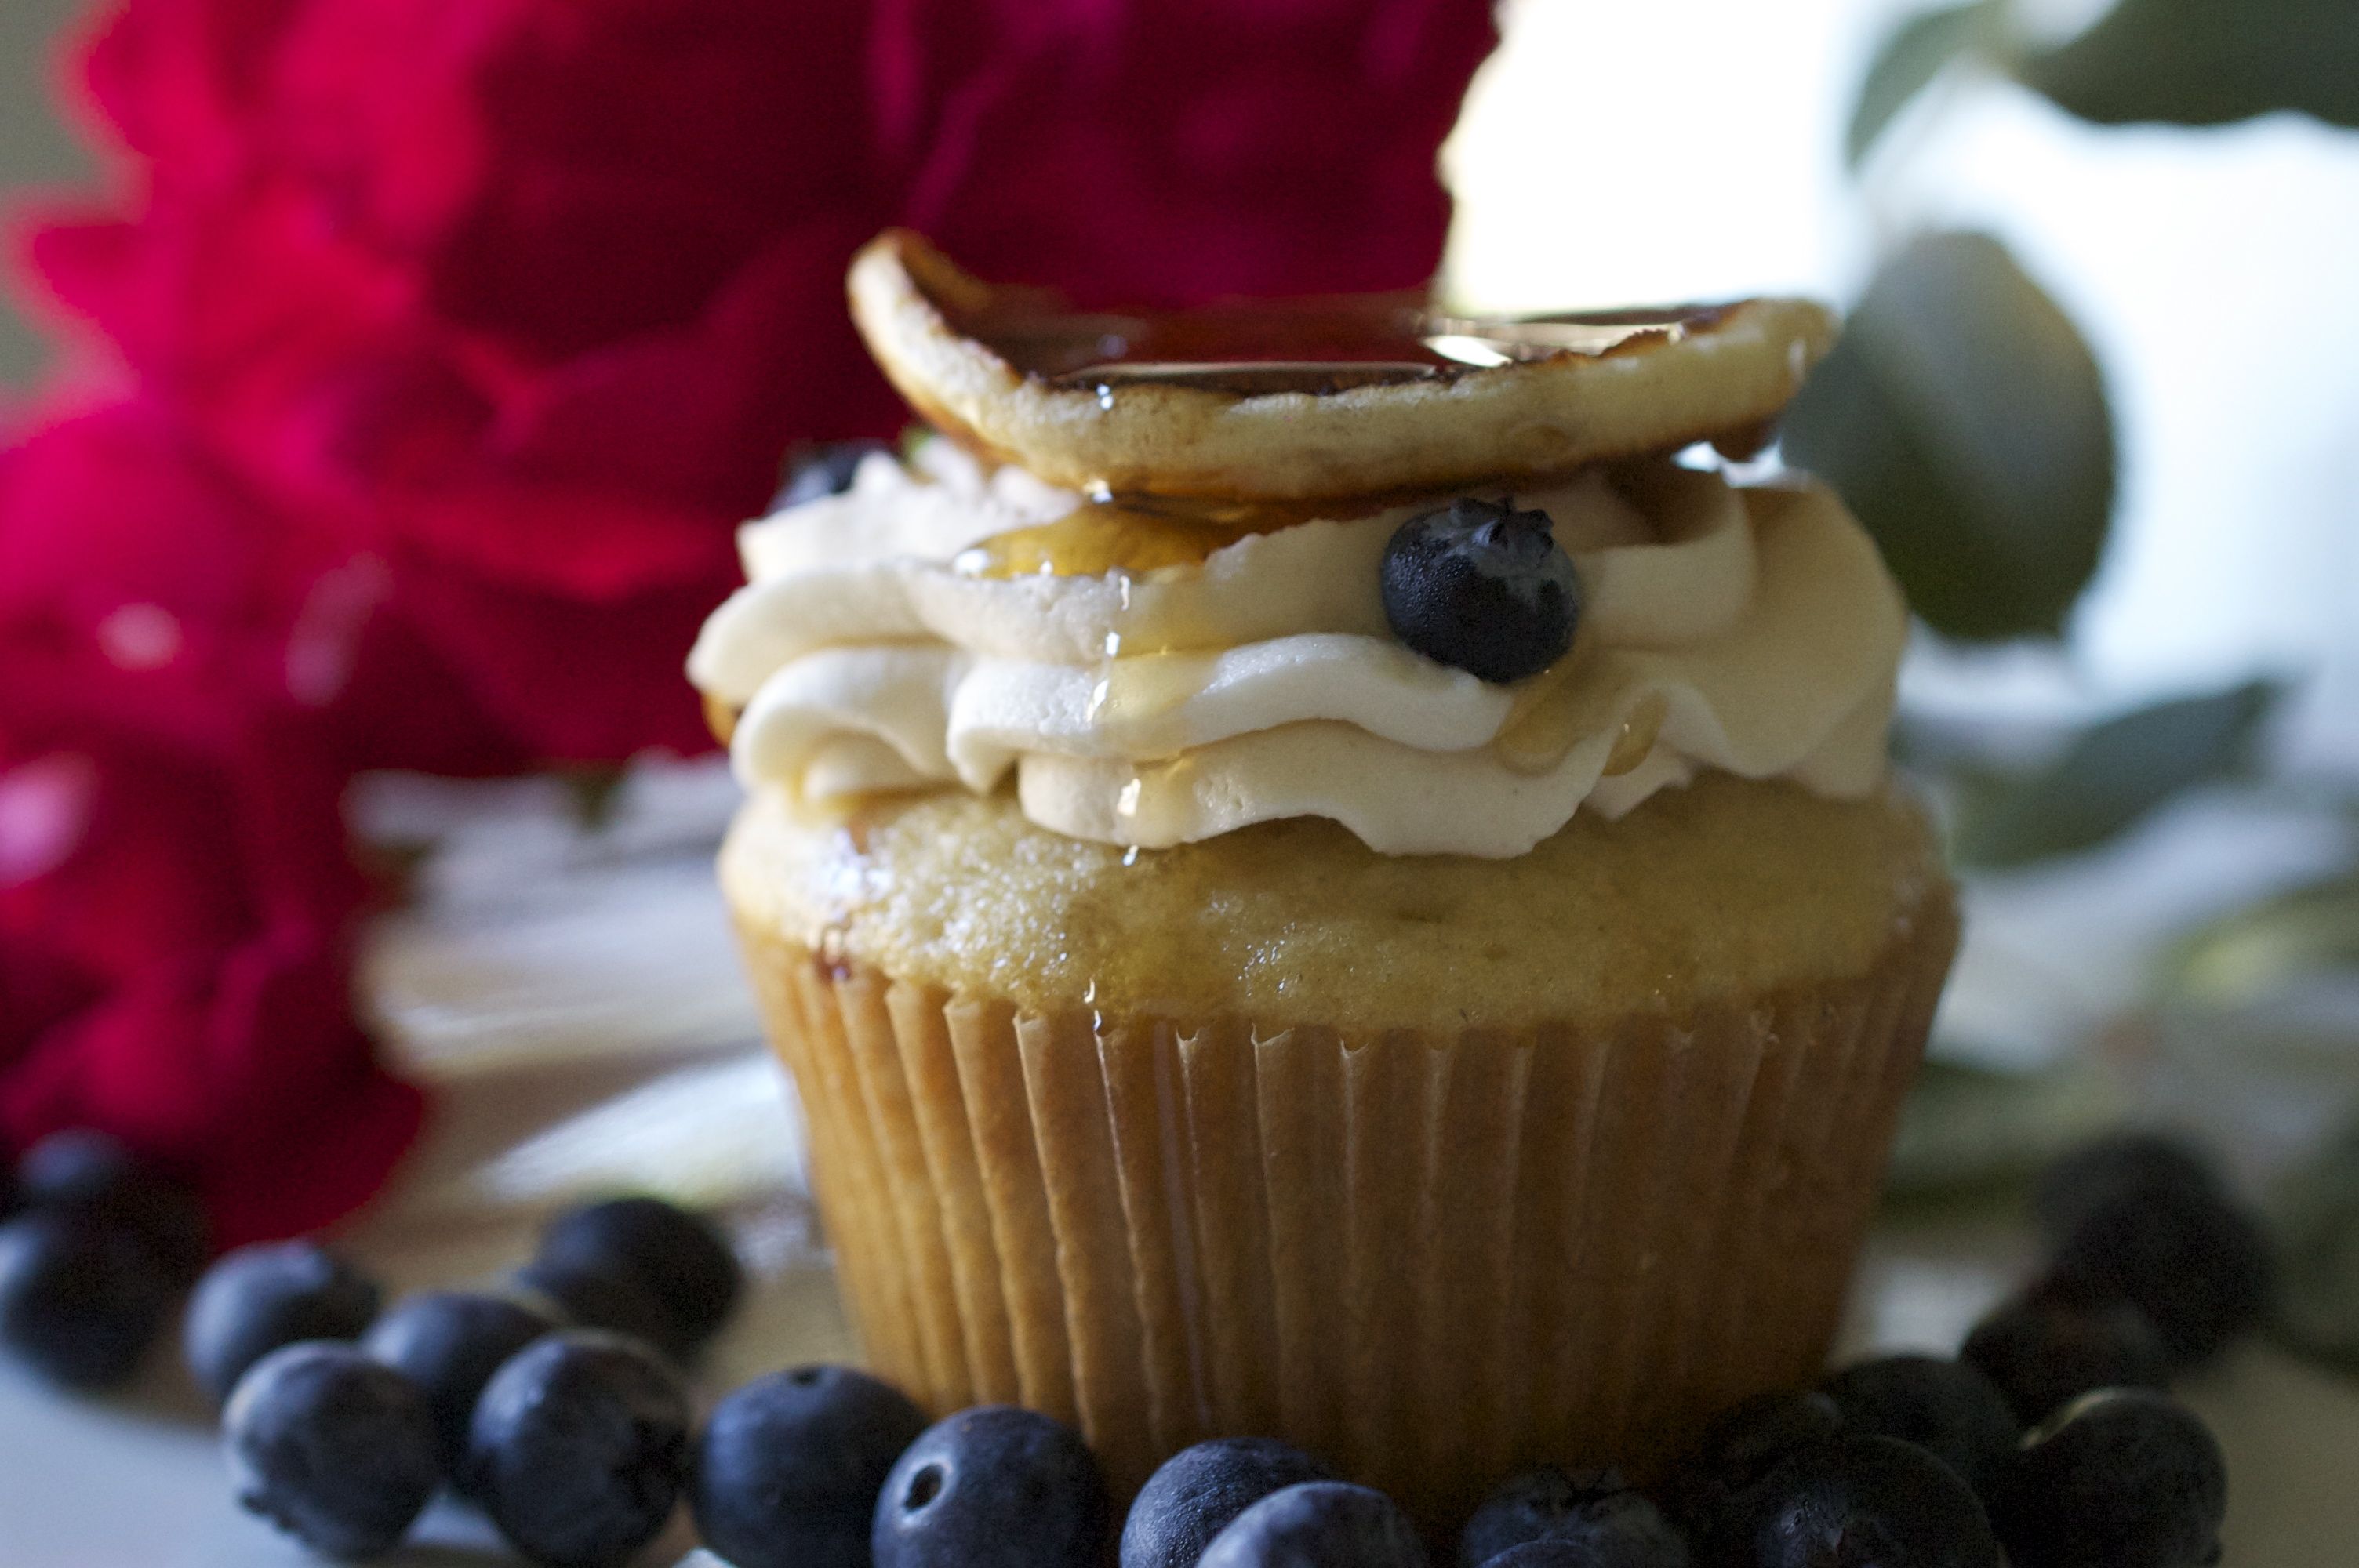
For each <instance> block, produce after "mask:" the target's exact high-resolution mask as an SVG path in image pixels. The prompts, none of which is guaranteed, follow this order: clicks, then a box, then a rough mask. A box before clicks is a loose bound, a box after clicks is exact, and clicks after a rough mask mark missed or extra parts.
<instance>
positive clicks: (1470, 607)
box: [1382, 496, 1582, 685]
mask: <svg viewBox="0 0 2359 1568" xmlns="http://www.w3.org/2000/svg"><path fill="white" fill-rule="evenodd" d="M1553 529H1554V524H1553V523H1552V522H1551V520H1550V519H1549V514H1547V513H1545V512H1536V511H1525V512H1518V511H1517V510H1516V509H1515V508H1514V507H1513V506H1511V505H1507V504H1504V503H1499V502H1493V501H1481V500H1477V499H1475V498H1474V497H1473V496H1462V497H1460V498H1459V499H1458V500H1456V501H1453V502H1451V503H1450V504H1449V505H1447V506H1442V507H1437V508H1436V509H1434V510H1433V511H1430V512H1424V513H1420V514H1418V515H1417V516H1415V517H1412V518H1410V519H1409V520H1408V522H1406V523H1404V524H1401V525H1400V528H1399V530H1398V531H1397V532H1396V533H1395V534H1394V535H1393V536H1392V542H1391V543H1390V544H1388V545H1386V546H1385V558H1384V567H1383V574H1382V586H1383V591H1384V604H1385V619H1386V621H1387V622H1390V624H1391V626H1392V629H1393V635H1395V636H1397V637H1398V638H1399V639H1400V640H1401V641H1402V642H1403V643H1407V644H1408V646H1410V647H1411V648H1414V649H1415V650H1417V651H1418V652H1419V653H1420V654H1424V655H1425V656H1426V657H1427V658H1429V659H1434V660H1438V661H1439V662H1440V663H1442V664H1445V665H1453V666H1455V667H1456V668H1458V669H1462V670H1464V671H1466V672H1467V673H1468V674H1470V675H1473V676H1477V677H1479V678H1481V679H1483V680H1486V681H1489V682H1492V683H1493V684H1495V685H1505V684H1506V683H1507V682H1510V681H1518V680H1522V679H1523V678H1524V677H1526V676H1535V675H1538V674H1539V672H1540V671H1542V670H1544V669H1546V668H1548V667H1549V665H1552V664H1554V663H1556V661H1557V660H1559V659H1560V658H1562V657H1563V656H1564V654H1565V653H1566V651H1567V650H1568V649H1570V648H1571V646H1572V635H1573V631H1574V629H1575V628H1576V626H1578V624H1579V623H1580V620H1581V604H1582V601H1581V579H1580V578H1579V576H1578V575H1577V574H1576V573H1575V572H1574V570H1573V566H1572V557H1571V556H1568V555H1566V554H1565V553H1564V548H1563V546H1560V545H1559V544H1558V543H1557V542H1556V535H1555V533H1554V532H1553Z"/></svg>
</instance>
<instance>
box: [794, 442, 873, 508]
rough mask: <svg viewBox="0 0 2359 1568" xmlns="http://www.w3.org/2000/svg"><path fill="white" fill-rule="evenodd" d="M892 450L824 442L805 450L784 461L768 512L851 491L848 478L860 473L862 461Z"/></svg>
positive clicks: (864, 445)
mask: <svg viewBox="0 0 2359 1568" xmlns="http://www.w3.org/2000/svg"><path fill="white" fill-rule="evenodd" d="M891 450H892V448H890V447H888V446H886V444H885V443H884V442H882V441H828V442H825V443H822V444H821V445H820V446H816V447H806V448H804V449H801V450H800V451H798V452H796V453H794V454H793V455H792V456H791V457H789V458H788V460H787V472H786V478H785V482H784V483H783V484H781V485H780V486H779V489H778V495H777V500H775V501H773V502H771V503H770V510H771V511H773V512H783V511H785V510H786V509H787V508H788V507H789V506H800V505H802V504H803V503H805V502H810V501H817V500H819V499H821V497H822V496H829V495H842V494H843V492H845V491H847V490H850V489H851V488H852V476H853V474H855V473H857V472H859V471H860V465H861V464H862V463H863V462H864V461H865V460H867V459H868V458H869V457H870V456H871V455H872V454H874V453H876V452H889V451H891Z"/></svg>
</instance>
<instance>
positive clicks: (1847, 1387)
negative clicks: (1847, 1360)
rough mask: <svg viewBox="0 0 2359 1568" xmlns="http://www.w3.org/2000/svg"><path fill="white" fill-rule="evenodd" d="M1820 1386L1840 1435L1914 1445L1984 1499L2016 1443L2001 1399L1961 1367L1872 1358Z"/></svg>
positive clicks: (1924, 1359) (2018, 1432)
mask: <svg viewBox="0 0 2359 1568" xmlns="http://www.w3.org/2000/svg"><path fill="white" fill-rule="evenodd" d="M1820 1387H1821V1389H1822V1390H1824V1391H1825V1393H1826V1395H1827V1397H1828V1398H1829V1399H1831V1400H1834V1402H1835V1408H1836V1409H1837V1410H1839V1411H1842V1412H1843V1426H1844V1429H1845V1430H1846V1431H1847V1432H1850V1433H1856V1434H1860V1435H1863V1436H1873V1437H1897V1438H1898V1439H1899V1440H1900V1441H1901V1442H1903V1443H1913V1444H1916V1445H1917V1446H1918V1447H1919V1448H1922V1449H1924V1450H1926V1451H1927V1452H1928V1453H1930V1454H1932V1455H1933V1456H1934V1457H1935V1458H1937V1459H1939V1460H1940V1461H1941V1463H1943V1464H1944V1465H1948V1466H1949V1467H1950V1468H1951V1469H1952V1470H1955V1471H1956V1472H1957V1473H1958V1474H1959V1475H1960V1476H1963V1477H1965V1480H1966V1484H1967V1485H1968V1486H1970V1487H1973V1489H1974V1490H1975V1491H1976V1492H1978V1493H1983V1494H1984V1495H1987V1494H1988V1489H1989V1487H1990V1486H1991V1485H1992V1484H1993V1483H1994V1482H1995V1480H1996V1479H1997V1478H1998V1474H1999V1472H2000V1470H2001V1469H2003V1468H2004V1467H2005V1466H2006V1463H2007V1460H2008V1459H2009V1457H2010V1456H2011V1455H2013V1454H2014V1453H2015V1445H2016V1444H2017V1442H2019V1441H2020V1440H2021V1439H2022V1436H2023V1427H2022V1423H2020V1422H2017V1420H2016V1419H2015V1411H2013V1410H2012V1409H2010V1408H2009V1407H2008V1405H2007V1402H2006V1396H2005V1395H2003V1394H2001V1393H2000V1392H1999V1391H1998V1390H1997V1388H1996V1387H1995V1386H1994V1385H1993V1384H1992V1382H1991V1380H1990V1379H1988V1378H1985V1377H1984V1376H1983V1375H1982V1373H1981V1372H1979V1371H1977V1370H1976V1369H1974V1368H1972V1367H1969V1366H1967V1365H1965V1364H1964V1363H1963V1362H1959V1361H1949V1360H1943V1359H1940V1357H1932V1356H1885V1357H1877V1358H1876V1359H1875V1360H1872V1361H1861V1362H1858V1363H1855V1364H1854V1365H1853V1366H1850V1367H1846V1368H1843V1370H1842V1371H1840V1372H1837V1373H1835V1374H1834V1375H1833V1376H1832V1377H1831V1378H1829V1379H1827V1380H1826V1381H1825V1382H1824V1383H1822V1384H1821V1385H1820Z"/></svg>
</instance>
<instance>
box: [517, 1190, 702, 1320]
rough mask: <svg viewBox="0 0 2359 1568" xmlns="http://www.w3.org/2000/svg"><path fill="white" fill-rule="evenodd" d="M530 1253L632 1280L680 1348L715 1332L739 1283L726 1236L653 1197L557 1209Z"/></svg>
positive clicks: (556, 1264)
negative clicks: (660, 1313) (566, 1210)
mask: <svg viewBox="0 0 2359 1568" xmlns="http://www.w3.org/2000/svg"><path fill="white" fill-rule="evenodd" d="M538 1258H539V1261H540V1262H542V1263H544V1264H547V1265H549V1266H551V1267H552V1268H555V1269H557V1270H560V1271H565V1272H567V1273H569V1274H571V1275H574V1276H580V1275H584V1274H590V1273H603V1274H607V1275H610V1276H614V1277H624V1278H628V1279H630V1280H632V1281H634V1282H636V1284H638V1285H639V1286H640V1287H641V1288H642V1289H643V1290H644V1291H645V1292H647V1294H648V1295H649V1296H652V1297H653V1298H654V1299H655V1301H656V1303H657V1304H658V1306H659V1307H660V1308H661V1309H662V1310H663V1312H664V1313H665V1314H666V1315H667V1316H668V1317H669V1320H670V1323H671V1325H672V1328H671V1330H670V1332H669V1334H668V1335H667V1336H666V1340H665V1342H668V1343H671V1344H674V1345H677V1346H681V1347H682V1348H688V1349H692V1348H694V1347H695V1346H701V1345H702V1344H703V1343H704V1342H705V1341H706V1340H708V1339H711V1338H712V1336H713V1335H714V1334H716V1333H717V1332H719V1330H720V1328H721V1325H723V1323H726V1322H727V1321H728V1319H729V1314H730V1310H731V1309H732V1308H734V1306H735V1305H736V1304H737V1297H738V1294H739V1292H740V1291H741V1290H742V1289H743V1288H744V1285H745V1273H744V1271H743V1270H741V1269H740V1268H739V1267H738V1265H737V1255H736V1253H735V1252H734V1251H732V1250H731V1249H730V1247H729V1243H728V1241H727V1240H726V1239H724V1238H723V1237H722V1236H721V1235H720V1234H719V1233H717V1232H716V1231H715V1230H714V1229H713V1228H712V1226H710V1225H708V1224H706V1223H705V1222H704V1221H703V1220H701V1219H699V1218H698V1217H696V1216H694V1215H692V1214H690V1213H689V1212H687V1211H686V1210H685V1209H680V1208H675V1207H674V1206H671V1205H670V1204H668V1203H665V1202H664V1201H663V1200H661V1199H660V1198H648V1197H636V1198H616V1199H614V1200H613V1201H611V1202H608V1203H599V1204H592V1205H590V1206H588V1207H586V1208H577V1209H574V1210H572V1211H571V1212H570V1213H568V1214H565V1215H562V1216H560V1217H559V1218H558V1219H557V1220H556V1222H555V1223H554V1224H552V1225H550V1226H549V1229H548V1231H547V1232H546V1233H545V1234H543V1236H542V1237H541V1241H540V1251H539V1255H538Z"/></svg>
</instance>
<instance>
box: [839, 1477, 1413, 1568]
mask: <svg viewBox="0 0 2359 1568" xmlns="http://www.w3.org/2000/svg"><path fill="white" fill-rule="evenodd" d="M1431 1561H1432V1560H1431V1559H1430V1558H1429V1557H1427V1556H1426V1554H1425V1546H1424V1543H1423V1542H1421V1541H1419V1540H1418V1536H1417V1528H1416V1526H1414V1525H1412V1524H1410V1523H1409V1521H1408V1515H1407V1514H1404V1513H1403V1512H1401V1511H1400V1509H1399V1507H1398V1506H1397V1504H1395V1503H1394V1501H1393V1500H1392V1499H1391V1498H1387V1497H1386V1496H1385V1495H1384V1494H1383V1493H1382V1492H1372V1491H1370V1490H1369V1489H1368V1488H1367V1487H1354V1486H1352V1485H1350V1484H1349V1483H1347V1482H1343V1481H1302V1482H1299V1483H1297V1484H1296V1485H1294V1486H1291V1487H1286V1488H1285V1489H1284V1490H1282V1491H1276V1492H1272V1493H1271V1494H1270V1495H1269V1496H1267V1497H1266V1498H1263V1499H1262V1500H1261V1501H1259V1502H1257V1503H1256V1504H1255V1505H1254V1506H1253V1507H1251V1508H1249V1509H1246V1510H1245V1512H1243V1513H1241V1514H1239V1515H1238V1516H1237V1517H1236V1518H1235V1519H1233V1520H1231V1521H1230V1523H1229V1527H1228V1528H1227V1529H1226V1530H1223V1531H1221V1533H1220V1534H1218V1535H1216V1536H1214V1537H1213V1538H1212V1545H1210V1546H1208V1547H1206V1548H1205V1549H1204V1555H1203V1558H1202V1559H1201V1565H1200V1568H1429V1564H1430V1563H1431ZM880 1568H882V1565H881V1564H880Z"/></svg>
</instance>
